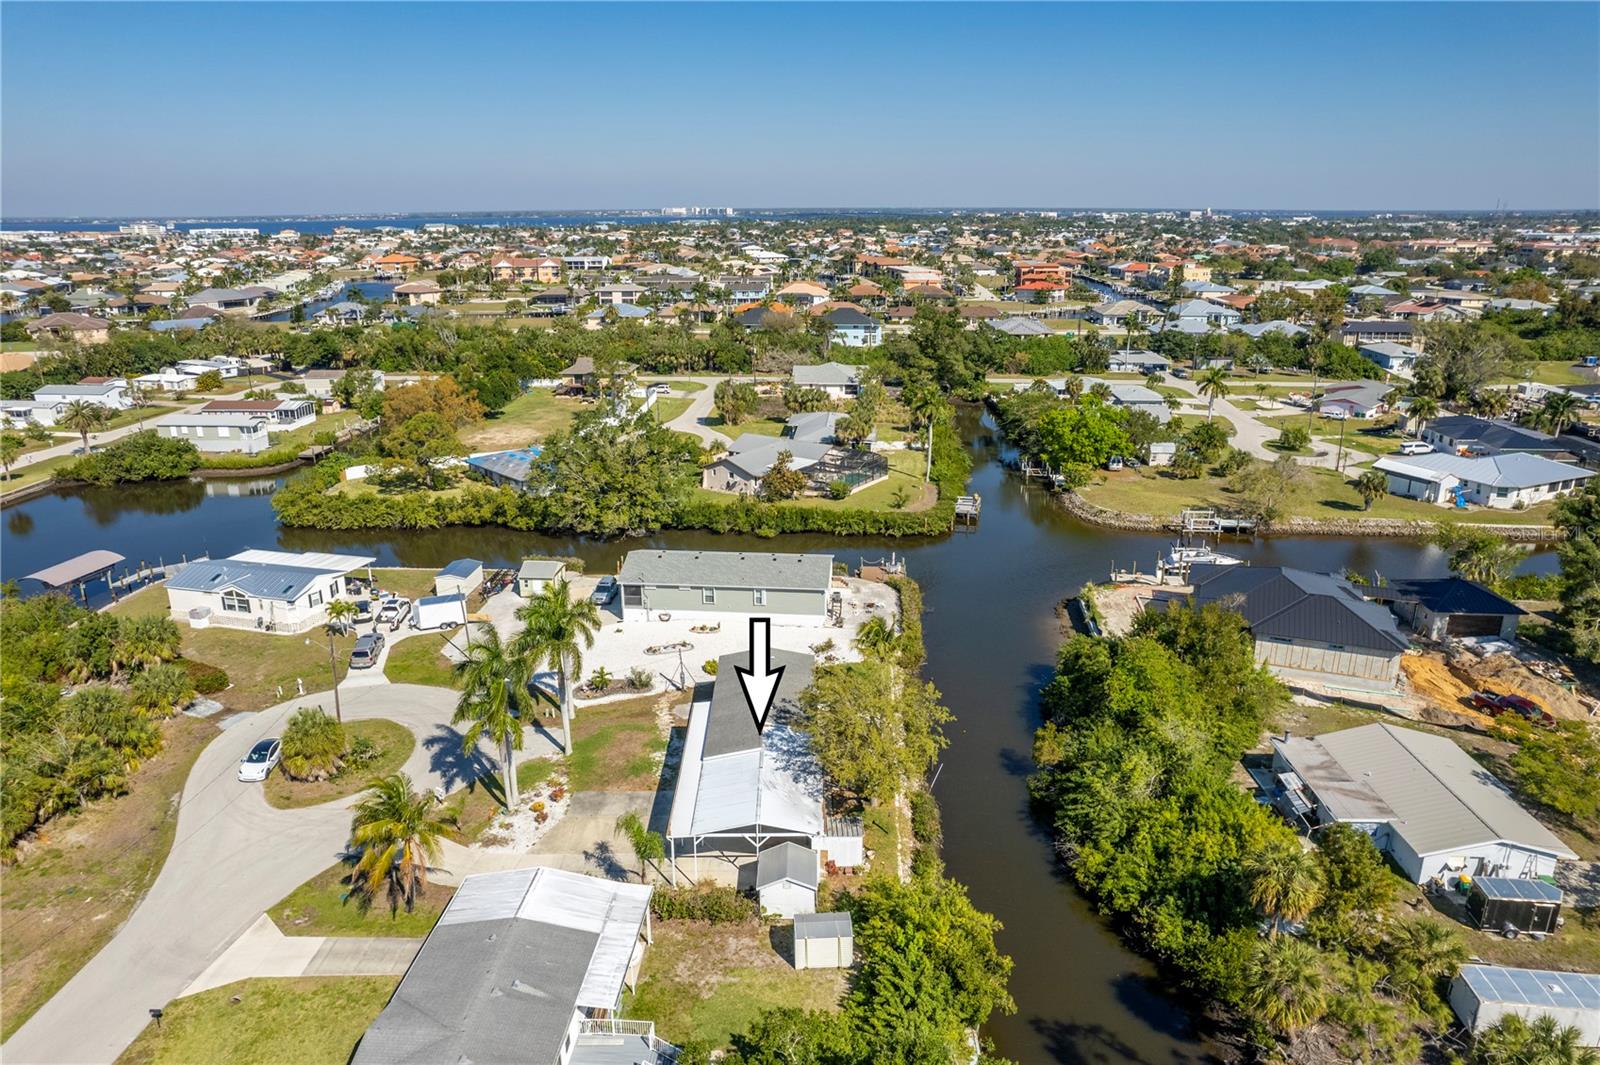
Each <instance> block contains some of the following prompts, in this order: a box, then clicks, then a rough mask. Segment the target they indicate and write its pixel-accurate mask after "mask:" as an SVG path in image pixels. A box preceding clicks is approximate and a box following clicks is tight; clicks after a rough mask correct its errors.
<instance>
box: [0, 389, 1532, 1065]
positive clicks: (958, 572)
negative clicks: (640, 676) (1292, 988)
mask: <svg viewBox="0 0 1600 1065" xmlns="http://www.w3.org/2000/svg"><path fill="white" fill-rule="evenodd" d="M958 427H959V429H960V430H961V432H962V435H963V438H964V439H966V440H967V442H968V447H969V448H970V450H971V452H972V455H973V458H974V460H975V466H976V468H975V470H974V474H973V483H972V487H973V490H975V491H977V492H979V493H981V494H982V496H983V516H982V520H981V522H980V523H979V525H978V527H977V529H976V530H975V531H973V532H970V533H958V534H954V535H951V536H948V537H944V538H939V539H931V540H926V541H917V542H908V541H863V540H854V539H852V540H843V541H841V540H836V539H831V538H827V537H821V536H791V537H784V538H781V539H778V540H759V539H754V538H737V537H721V536H716V535H714V534H709V533H667V534H662V535H659V536H654V537H650V538H648V539H647V540H645V541H614V542H610V543H597V542H591V541H583V540H559V539H552V538H549V537H541V536H535V535H531V534H527V533H517V532H510V531H507V530H489V529H450V530H445V531H435V532H414V531H402V530H394V531H383V532H376V533H371V532H369V533H336V532H315V531H307V530H296V529H280V528H278V527H277V526H276V525H275V524H274V521H273V516H272V510H271V507H270V505H269V494H270V491H271V489H272V488H273V487H274V486H275V484H276V482H274V481H272V480H270V479H260V480H254V481H212V482H206V483H201V482H190V483H184V484H178V485H141V486H131V487H123V488H116V489H88V488H78V489H65V490H58V491H56V492H54V493H52V494H49V495H45V496H41V497H39V498H36V499H33V500H30V501H28V502H26V503H22V504H19V505H18V506H15V507H12V508H9V509H7V510H6V511H4V513H3V516H0V521H3V525H0V577H4V578H8V579H9V578H14V577H16V576H19V575H21V574H26V573H30V572H33V571H34V570H36V569H39V568H41V567H43V566H47V565H50V564H52V563H55V562H60V561H62V560H64V559H67V558H70V557H72V556H74V555H76V554H78V553H80V552H83V551H87V550H91V549H94V548H100V547H104V548H110V549H112V550H115V551H117V552H119V553H121V554H123V555H126V556H127V557H128V559H129V560H130V563H137V562H139V561H141V560H143V561H147V562H155V561H157V560H158V559H164V560H166V561H171V560H173V559H175V558H177V557H178V556H179V555H180V554H187V555H189V556H190V557H193V556H195V555H197V554H201V553H209V554H211V555H212V556H223V555H226V554H230V553H232V552H235V551H239V550H242V549H244V548H247V547H279V548H283V549H288V550H328V551H350V552H364V553H368V554H372V555H376V556H377V557H378V559H379V562H380V563H381V564H386V565H404V566H440V565H443V564H444V563H446V562H449V561H451V560H452V559H455V558H460V557H462V556H471V557H474V558H478V559H480V560H482V561H484V562H486V563H489V564H491V565H502V566H513V565H515V564H516V562H517V560H518V559H520V558H521V557H522V556H523V555H525V554H563V555H574V556H579V557H582V558H583V559H584V561H585V562H586V563H587V565H588V567H589V569H590V571H591V572H599V571H605V570H609V569H613V568H614V567H615V566H616V565H617V563H618V562H619V561H620V559H621V556H622V555H623V553H624V552H626V551H628V550H630V549H632V548H635V547H640V546H646V545H648V546H659V547H678V548H683V547H693V548H704V549H721V550H728V549H737V548H747V549H751V550H758V551H772V550H795V551H799V550H827V551H832V552H834V553H835V555H836V557H838V558H839V559H840V560H841V561H847V562H849V563H851V564H852V565H854V564H855V563H856V562H857V560H858V559H859V558H861V557H866V558H869V559H872V558H877V557H879V556H882V555H887V554H888V553H889V552H890V551H898V552H900V553H901V555H902V556H903V557H905V558H906V559H907V560H908V565H909V569H910V573H911V575H912V576H913V577H915V578H916V579H917V580H918V581H919V582H920V583H921V584H922V587H923V591H924V598H925V602H926V608H927V615H926V617H925V624H924V632H925V636H926V640H927V646H928V665H927V676H928V679H929V680H931V681H933V683H934V684H936V685H937V686H938V687H939V689H940V690H941V691H942V692H943V693H944V696H945V701H946V702H947V704H948V705H949V706H950V708H951V709H952V710H953V711H954V713H955V715H956V721H955V723H954V724H953V725H952V726H951V729H950V747H949V749H948V750H947V751H946V752H945V753H944V759H943V763H942V767H941V769H940V771H939V777H938V782H937V787H936V792H937V794H938V796H939V798H940V800H941V803H942V806H943V810H944V830H945V860H946V863H947V867H948V870H949V872H950V874H951V875H952V876H954V877H956V878H958V879H959V880H961V881H962V882H963V883H965V884H966V885H968V887H969V888H970V890H971V894H972V898H973V901H974V902H975V903H976V904H977V905H978V906H980V907H981V908H983V909H985V910H989V911H991V912H993V913H995V914H996V915H997V916H998V917H999V918H1000V920H1001V921H1003V922H1004V924H1005V931H1004V932H1003V933H1002V934H1001V936H1000V946H1001V948H1002V949H1003V950H1005V951H1006V952H1007V953H1009V954H1010V955H1011V956H1012V957H1013V958H1014V959H1015V960H1016V972H1015V974H1014V976H1013V979H1012V984H1011V990H1012V994H1013V995H1014V997H1015V998H1016V1001H1017V1006H1018V1009H1017V1012H1016V1013H1015V1014H1014V1015H1011V1016H1006V1017H1000V1018H997V1019H995V1020H994V1021H993V1022H992V1023H991V1024H990V1026H989V1028H988V1030H987V1031H988V1034H989V1035H990V1036H992V1037H993V1038H994V1040H995V1042H996V1044H997V1046H998V1049H999V1050H1000V1052H1001V1053H1003V1054H1005V1055H1006V1056H1008V1057H1011V1058H1013V1059H1015V1060H1017V1061H1020V1062H1024V1063H1034V1062H1065V1063H1069V1065H1087V1063H1090V1062H1094V1063H1097V1065H1103V1063H1109V1065H1121V1063H1128V1065H1133V1063H1139V1065H1191V1063H1200V1062H1205V1061H1208V1060H1210V1059H1211V1056H1212V1048H1210V1047H1209V1046H1208V1045H1207V1044H1206V1042H1205V1040H1204V1039H1203V1037H1202V1036H1201V1035H1200V1034H1198V1033H1197V1032H1196V1030H1195V1027H1194V1024H1193V1021H1192V1019H1191V1015H1190V1012H1189V1009H1188V1008H1186V1007H1185V1006H1184V1005H1183V1004H1180V1003H1178V1002H1176V1001H1174V1000H1173V999H1172V998H1171V997H1169V996H1168V995H1167V994H1166V993H1165V992H1164V991H1163V990H1162V988H1161V986H1160V985H1159V984H1158V983H1157V981H1156V980H1155V977H1154V973H1153V970H1152V968H1151V966H1150V965H1149V964H1148V963H1147V962H1146V961H1145V960H1143V959H1142V958H1140V957H1138V956H1137V955H1135V954H1133V953H1131V952H1129V951H1128V950H1126V949H1125V948H1124V947H1123V946H1122V945H1121V943H1120V942H1119V941H1118V940H1117V938H1116V937H1115V935H1113V934H1112V933H1111V932H1110V931H1109V930H1108V929H1107V928H1106V927H1105V926H1104V925H1103V924H1102V923H1101V922H1100V921H1099V920H1098V919H1097V918H1096V917H1095V916H1094V914H1093V913H1092V912H1091V911H1090V909H1089V908H1088V906H1087V904H1086V903H1085V902H1084V901H1083V900H1082V899H1081V898H1080V897H1079V895H1078V894H1077V893H1076V891H1074V889H1073V888H1072V887H1071V885H1070V884H1068V883H1067V881H1066V880H1065V879H1064V878H1063V876H1062V874H1061V870H1060V868H1059V866H1058V865H1057V864H1056V862H1055V861H1054V859H1053V858H1052V855H1051V851H1050V845H1049V840H1048V838H1047V837H1046V835H1045V834H1044V833H1043V832H1042V831H1041V830H1040V828H1039V826H1037V825H1036V824H1035V823H1034V821H1033V820H1032V818H1031V817H1030V816H1029V811H1028V806H1027V793H1026V790H1025V780H1026V777H1027V774H1028V772H1029V769H1030V766H1029V751H1030V749H1031V739H1032V734H1033V731H1034V729H1035V728H1036V727H1037V725H1038V712H1037V706H1036V703H1037V698H1036V696H1037V693H1038V690H1039V688H1040V686H1041V685H1043V684H1044V683H1045V682H1046V681H1047V680H1048V679H1049V677H1050V674H1051V664H1052V661H1053V659H1054V657H1055V651H1056V648H1057V646H1058V645H1059V642H1060V639H1061V636H1060V630H1059V627H1058V623H1057V621H1056V618H1055V615H1054V608H1055V606H1056V604H1057V603H1058V602H1059V601H1060V600H1061V599H1062V598H1064V597H1066V596H1068V595H1070V594H1072V593H1074V592H1076V591H1077V590H1078V589H1079V588H1081V587H1082V586H1083V584H1084V583H1085V582H1086V581H1090V580H1098V579H1103V578H1104V577H1105V575H1106V574H1107V572H1108V571H1109V570H1110V568H1111V566H1112V565H1113V564H1116V565H1118V566H1126V565H1128V564H1129V563H1133V562H1138V563H1139V565H1140V568H1141V569H1145V568H1148V567H1150V565H1151V564H1152V563H1153V561H1154V559H1155V557H1156V555H1157V553H1158V552H1159V551H1160V550H1161V549H1162V548H1164V547H1165V546H1166V544H1167V539H1166V538H1164V537H1161V536H1152V535H1143V534H1135V533H1126V532H1116V531H1111V530H1104V529H1099V528H1095V527H1091V526H1088V525H1085V524H1083V523H1081V522H1079V521H1077V520H1076V519H1074V518H1072V517H1071V516H1069V515H1067V514H1066V513H1064V512H1063V511H1062V510H1061V509H1060V508H1059V507H1058V506H1057V505H1056V504H1055V503H1054V502H1053V501H1052V500H1051V499H1050V497H1049V496H1048V495H1047V494H1046V493H1045V492H1044V491H1043V490H1041V489H1039V488H1037V487H1035V488H1029V487H1027V486H1024V485H1022V484H1021V483H1019V482H1018V481H1017V480H1016V479H1015V478H1014V477H1013V476H1011V475H1009V474H1007V473H1006V472H1005V471H1004V469H1003V468H1002V466H1001V460H1003V459H1004V458H1005V457H1006V453H1005V451H1004V448H1003V446H1002V444H1001V443H1000V442H999V441H998V440H997V439H996V437H995V433H994V428H993V426H992V424H991V423H990V422H989V421H988V420H987V418H986V416H984V415H983V414H982V413H981V412H980V411H978V410H977V409H975V408H964V409H962V410H961V411H960V413H959V415H958ZM1226 549H1227V550H1228V551H1230V552H1232V553H1234V554H1237V555H1241V556H1243V557H1245V558H1247V559H1249V560H1250V561H1252V562H1255V563H1259V564H1284V565H1293V566H1300V567H1304V568H1307V569H1315V570H1321V571H1338V570H1343V569H1346V568H1350V569H1355V570H1359V571H1361V572H1363V573H1374V572H1377V573H1382V574H1387V575H1389V576H1393V577H1399V576H1431V575H1438V574H1442V573H1444V572H1445V560H1444V557H1443V555H1442V553H1441V552H1439V551H1438V550H1437V549H1436V548H1433V547H1429V546H1426V545H1422V544H1417V543H1409V542H1403V541H1393V540H1374V539H1364V540H1334V539H1272V540H1256V541H1239V542H1235V543H1230V544H1228V545H1227V547H1226ZM1554 564H1555V563H1554V556H1553V554H1551V553H1549V552H1543V553H1540V554H1537V555H1534V556H1530V559H1529V561H1528V562H1527V563H1526V564H1525V565H1526V567H1527V568H1528V569H1530V570H1534V571H1549V570H1551V569H1553V567H1554Z"/></svg>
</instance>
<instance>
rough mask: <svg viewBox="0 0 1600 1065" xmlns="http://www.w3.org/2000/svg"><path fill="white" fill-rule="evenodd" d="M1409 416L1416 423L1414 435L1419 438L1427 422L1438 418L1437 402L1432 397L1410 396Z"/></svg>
mask: <svg viewBox="0 0 1600 1065" xmlns="http://www.w3.org/2000/svg"><path fill="white" fill-rule="evenodd" d="M1410 416H1411V417H1412V418H1413V419H1414V420H1415V421H1416V434H1417V436H1418V437H1419V438H1420V437H1421V436H1422V430H1423V429H1424V428H1425V427H1426V426H1427V424H1428V422H1429V420H1430V419H1433V418H1437V417H1438V416H1439V401H1438V400H1437V399H1435V398H1434V397H1432V396H1412V397H1411V410H1410Z"/></svg>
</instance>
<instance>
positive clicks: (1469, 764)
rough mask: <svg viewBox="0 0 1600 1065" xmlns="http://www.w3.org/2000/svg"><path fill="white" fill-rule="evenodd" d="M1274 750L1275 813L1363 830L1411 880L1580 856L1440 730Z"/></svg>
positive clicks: (1397, 730)
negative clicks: (1338, 823) (1519, 803)
mask: <svg viewBox="0 0 1600 1065" xmlns="http://www.w3.org/2000/svg"><path fill="white" fill-rule="evenodd" d="M1239 568H1240V569H1243V568H1245V567H1242V566H1241V567H1239ZM1272 749H1273V754H1272V771H1273V773H1274V774H1275V780H1276V783H1277V788H1276V791H1277V794H1276V795H1275V796H1274V800H1275V803H1276V805H1277V806H1278V807H1279V809H1281V810H1282V811H1283V812H1284V813H1285V814H1287V815H1288V816H1290V817H1291V818H1293V819H1296V820H1298V821H1300V822H1301V823H1302V824H1304V825H1305V826H1306V827H1307V828H1308V829H1315V828H1316V827H1317V826H1319V825H1327V824H1332V823H1334V822H1340V823H1343V824H1348V825H1351V826H1352V827H1355V828H1358V829H1361V830H1362V831H1364V832H1366V833H1368V834H1369V835H1371V836H1372V841H1373V843H1375V844H1376V845H1377V847H1378V849H1379V850H1380V851H1382V852H1383V853H1385V854H1387V855H1389V857H1390V858H1392V859H1393V860H1394V862H1395V864H1397V865H1398V866H1399V867H1400V870H1401V871H1402V872H1403V873H1404V874H1405V875H1406V876H1407V877H1408V878H1410V880H1411V881H1412V883H1416V884H1424V883H1428V882H1429V881H1431V880H1433V879H1435V878H1436V877H1437V878H1441V879H1444V880H1446V881H1450V880H1452V879H1454V878H1455V877H1457V876H1460V875H1461V874H1466V875H1468V876H1502V877H1513V878H1522V879H1528V878H1537V877H1545V876H1551V875H1553V874H1554V873H1555V868H1556V863H1557V862H1560V861H1576V860H1577V857H1578V856H1577V855H1576V854H1574V853H1573V851H1572V849H1571V848H1570V847H1568V846H1567V845H1566V844H1565V843H1562V842H1561V840H1559V839H1557V838H1556V836H1555V834H1554V833H1552V832H1551V831H1550V830H1549V829H1548V828H1545V827H1544V826H1543V825H1541V824H1540V823H1539V822H1538V821H1537V820H1535V819H1534V817H1533V815H1532V814H1530V813H1528V811H1526V810H1524V809H1523V808H1522V807H1521V806H1519V805H1517V802H1516V800H1514V799H1513V798H1512V797H1511V793H1510V792H1509V791H1507V790H1506V788H1505V787H1504V786H1503V785H1502V784H1501V783H1500V782H1499V781H1498V780H1496V779H1495V778H1494V777H1493V776H1491V775H1490V774H1489V772H1488V771H1487V770H1485V769H1484V768H1483V767H1482V766H1480V765H1479V764H1478V763H1477V762H1475V761H1473V759H1472V757H1471V756H1470V755H1468V754H1467V752H1465V751H1463V750H1462V749H1461V748H1460V747H1458V746H1457V745H1456V744H1455V742H1454V741H1453V740H1450V739H1447V738H1446V737H1444V736H1434V735H1431V734H1429V733H1426V732H1418V731H1417V730H1415V729H1409V728H1402V727H1400V726H1399V725H1391V724H1388V723H1386V722H1380V723H1377V724H1372V725H1362V726H1360V727H1358V728H1349V729H1342V730H1340V731H1338V732H1329V733H1326V734H1324V735H1322V736H1316V737H1299V736H1292V735H1289V734H1287V733H1286V734H1285V735H1284V736H1283V737H1281V738H1279V737H1274V738H1273V740H1272Z"/></svg>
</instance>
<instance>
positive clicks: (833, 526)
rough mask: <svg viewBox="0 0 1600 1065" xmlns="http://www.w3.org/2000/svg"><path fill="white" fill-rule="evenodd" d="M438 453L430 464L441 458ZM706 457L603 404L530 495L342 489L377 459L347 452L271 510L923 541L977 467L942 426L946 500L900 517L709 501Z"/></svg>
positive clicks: (552, 450)
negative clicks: (703, 475) (703, 480)
mask: <svg viewBox="0 0 1600 1065" xmlns="http://www.w3.org/2000/svg"><path fill="white" fill-rule="evenodd" d="M438 450H440V449H432V450H430V451H429V452H428V453H427V455H426V457H427V458H430V459H431V458H436V457H438V455H437V454H436V452H437V451H438ZM452 450H453V449H452ZM703 457H704V456H703V455H702V453H701V452H700V451H699V449H698V447H697V446H696V445H695V444H694V443H692V442H690V441H688V440H686V439H685V438H684V437H682V436H681V435H679V434H677V433H674V432H672V431H670V430H667V429H665V428H664V427H662V426H661V424H660V423H659V422H658V421H657V420H656V419H654V418H653V417H651V416H649V415H648V414H645V415H641V416H638V417H636V418H633V419H617V418H615V417H614V416H613V415H611V413H610V412H608V411H605V410H602V409H599V408H598V407H596V408H590V409H588V410H585V411H583V412H582V413H580V414H579V415H577V416H576V417H575V419H574V422H573V426H572V428H571V429H570V430H569V431H566V432H558V433H557V434H556V435H554V436H553V437H551V438H549V439H548V440H546V441H545V442H544V444H543V445H542V451H541V456H540V462H539V463H538V464H537V465H536V466H535V468H534V479H533V481H531V482H530V485H529V487H528V490H526V491H519V490H517V489H513V488H509V487H505V486H500V487H492V486H489V485H487V484H483V483H482V482H479V481H462V480H459V479H457V477H455V476H451V475H446V476H445V479H444V480H441V479H440V478H439V477H438V476H437V475H435V474H430V475H429V477H428V478H426V479H424V478H421V477H417V478H413V480H412V481H411V482H409V483H408V484H407V485H398V486H396V487H393V488H383V487H381V486H380V487H377V488H375V489H373V490H370V491H351V492H346V491H338V490H336V489H337V488H339V486H340V485H341V475H342V471H343V470H345V469H347V468H348V467H350V466H352V465H356V464H358V463H363V462H366V461H367V460H368V456H364V455H360V454H356V453H349V454H341V455H337V456H334V457H331V458H329V459H326V460H324V461H323V462H322V463H320V464H318V465H317V466H316V467H313V468H311V469H308V470H305V471H302V472H301V473H300V474H298V475H297V476H295V477H294V478H292V479H291V480H290V481H289V482H288V483H287V484H286V485H285V486H284V487H283V488H282V489H281V490H280V491H279V492H277V493H276V494H275V495H274V496H273V500H272V504H273V508H274V510H275V511H276V512H277V515H278V520H279V521H280V522H281V523H282V524H284V525H288V526H293V527H299V528H316V529H332V530H349V529H373V528H401V529H434V528H444V527H447V526H453V525H465V526H472V525H503V526H506V527H508V528H512V529H523V530H528V531H538V532H546V533H555V534H562V533H568V534H570V533H576V534H580V535H591V536H620V535H642V534H645V533H649V532H654V531H657V530H660V529H664V528H678V529H709V530H711V531H714V532H721V533H753V534H756V535H762V536H776V535H779V534H782V533H791V532H824V533H833V534H837V535H884V536H918V535H933V534H938V533H944V532H948V531H949V529H950V523H951V521H952V519H953V514H954V507H955V499H956V496H958V495H959V494H960V493H961V491H962V489H963V488H964V487H965V484H966V479H967V476H968V474H969V472H970V470H971V461H970V459H969V458H968V456H967V454H966V451H965V449H964V448H963V447H962V446H961V442H960V439H959V437H957V436H956V434H955V431H954V430H953V429H951V428H950V427H949V425H948V424H944V423H941V424H939V425H938V426H937V427H936V429H935V431H934V454H933V469H932V476H931V480H932V482H933V484H934V486H935V489H936V490H937V492H938V499H937V501H936V502H935V503H934V504H933V505H932V506H930V507H928V508H927V509H925V510H920V511H907V510H897V509H894V507H893V506H892V503H891V504H889V505H886V506H885V507H884V508H882V509H866V508H858V507H852V506H850V505H849V501H848V500H845V501H835V500H825V501H804V502H777V503H768V502H763V501H760V500H755V499H750V498H747V497H737V498H733V499H730V500H727V501H723V500H720V499H711V498H707V497H706V495H705V493H702V492H700V491H698V484H699V479H700V464H701V461H702V458H703ZM425 480H426V481H428V482H431V484H425V483H423V482H424V481H425ZM446 480H447V481H448V483H445V481H446ZM813 503H814V504H816V505H808V504H813Z"/></svg>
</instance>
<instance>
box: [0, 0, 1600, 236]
mask: <svg viewBox="0 0 1600 1065" xmlns="http://www.w3.org/2000/svg"><path fill="white" fill-rule="evenodd" d="M0 11H3V13H0V20H3V26H0V29H3V45H0V48H3V51H0V61H3V64H0V153H3V154H0V197H3V199H0V208H3V210H4V213H5V214H6V215H7V216H9V217H22V216H27V215H80V214H107V215H140V214H156V215H172V214H187V215H206V214H226V213H234V214H247V213H294V212H317V213H324V212H325V213H332V212H356V211H371V212H377V211H412V210H416V211H428V210H513V209H562V208H586V207H589V208H617V207H656V206H663V205H671V204H717V205H721V204H731V205H735V206H785V207H813V206H839V205H851V206H956V205H975V206H976V205H989V206H1181V207H1206V206H1211V207H1219V208H1220V207H1235V208H1241V207H1261V208H1290V207H1306V208H1352V209H1354V208H1381V207H1419V208H1420V207H1435V208H1452V209H1488V208H1492V207H1493V206H1495V203H1496V201H1497V200H1503V201H1507V202H1508V203H1509V204H1510V205H1511V206H1512V207H1514V208H1528V209H1532V208H1539V207H1596V206H1600V5H1597V4H1592V3H1590V4H1522V5H1499V4H1487V3H1485V4H1451V5H1447V4H1420V5H1382V4H1347V5H1311V4H1281V5H1279V4H1245V5H1225V4H1185V5H1164V4H1127V5H1105V6H1102V5H1091V4H1065V5H1044V4H1030V5H1017V6H1012V5H1002V4H972V5H967V4H916V5H913V4H895V5H862V4H830V5H813V6H800V5H780V4H768V5H737V4H714V5H691V4H663V5H654V6H626V5H600V4H595V5H584V6H576V5H575V6H565V5H562V6H558V5H528V6H523V5H512V4H486V5H465V4H458V5H451V6H443V5H432V4H394V5H388V4H385V5H379V4H355V5H348V6H335V5H327V4H273V3H251V4H225V5H204V4H151V5H146V4H135V3H118V4H107V5H96V4H60V3H57V4H20V3H7V4H5V5H4V7H3V9H0ZM68 42H70V46H69V44H68Z"/></svg>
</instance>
